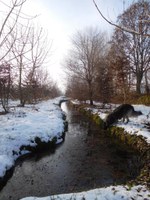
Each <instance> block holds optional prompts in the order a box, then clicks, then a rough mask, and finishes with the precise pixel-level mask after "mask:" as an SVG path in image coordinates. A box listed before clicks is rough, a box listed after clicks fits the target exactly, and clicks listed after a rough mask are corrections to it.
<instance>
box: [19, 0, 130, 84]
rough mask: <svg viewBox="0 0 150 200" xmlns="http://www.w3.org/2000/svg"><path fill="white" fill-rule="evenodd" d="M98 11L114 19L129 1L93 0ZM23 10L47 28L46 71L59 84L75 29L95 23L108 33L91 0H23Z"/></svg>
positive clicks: (105, 24)
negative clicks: (49, 48)
mask: <svg viewBox="0 0 150 200" xmlns="http://www.w3.org/2000/svg"><path fill="white" fill-rule="evenodd" d="M95 1H96V3H97V5H98V6H99V8H100V10H101V11H102V13H103V14H104V15H105V16H106V17H107V18H108V19H110V20H112V21H113V22H115V20H116V18H117V16H118V15H119V14H121V13H122V12H123V10H124V8H127V7H128V6H129V5H130V3H131V2H133V0H95ZM23 8H24V9H23V10H24V12H25V13H27V14H29V15H36V14H37V15H39V16H38V17H37V19H36V23H38V24H39V26H42V27H43V28H45V29H46V30H47V31H48V36H49V39H50V40H51V41H52V44H53V45H52V56H51V58H50V59H49V60H50V63H49V64H48V70H49V71H50V74H51V76H52V77H53V78H54V80H56V81H58V84H59V86H60V85H62V84H61V83H62V77H63V73H62V69H61V63H62V62H63V59H64V56H65V55H66V54H67V50H68V49H69V48H70V44H71V43H70V38H71V37H72V35H73V34H74V33H76V31H78V30H83V29H84V28H86V27H89V26H93V27H95V26H97V27H98V28H99V29H100V30H102V31H108V33H111V30H112V29H113V27H112V26H111V25H109V24H108V23H107V22H105V20H104V19H102V18H101V16H100V15H99V13H98V11H97V10H96V8H95V6H94V4H93V1H92V0H27V2H26V3H25V4H24V6H23Z"/></svg>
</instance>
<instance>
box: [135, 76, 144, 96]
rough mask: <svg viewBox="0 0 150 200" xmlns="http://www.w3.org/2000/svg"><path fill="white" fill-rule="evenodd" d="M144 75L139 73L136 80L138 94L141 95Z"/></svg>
mask: <svg viewBox="0 0 150 200" xmlns="http://www.w3.org/2000/svg"><path fill="white" fill-rule="evenodd" d="M142 77H143V76H142V73H137V77H136V78H137V80H136V92H137V94H141V82H142Z"/></svg>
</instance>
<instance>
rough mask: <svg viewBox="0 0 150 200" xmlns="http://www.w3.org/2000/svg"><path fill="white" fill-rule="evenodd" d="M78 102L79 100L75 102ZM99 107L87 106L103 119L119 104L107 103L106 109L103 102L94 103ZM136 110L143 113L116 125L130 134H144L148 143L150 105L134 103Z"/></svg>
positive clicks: (149, 139)
mask: <svg viewBox="0 0 150 200" xmlns="http://www.w3.org/2000/svg"><path fill="white" fill-rule="evenodd" d="M75 103H77V101H76V102H75ZM94 104H95V105H96V106H97V107H98V108H87V109H90V110H91V111H92V112H93V113H97V114H98V115H99V116H100V118H101V119H103V120H104V119H105V117H106V115H107V114H108V113H109V112H111V111H112V110H113V109H115V108H116V107H117V106H118V104H117V105H116V104H106V105H105V107H104V109H103V108H102V107H103V105H102V104H101V103H97V102H95V103H94ZM133 106H134V109H135V110H136V111H141V112H142V113H143V115H140V116H138V117H132V118H130V121H129V123H128V124H126V123H123V122H122V120H121V121H119V122H118V123H117V124H116V126H118V127H122V128H124V129H125V131H127V132H128V133H130V134H136V135H142V136H143V137H144V138H145V140H146V141H147V143H150V106H144V105H133Z"/></svg>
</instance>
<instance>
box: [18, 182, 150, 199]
mask: <svg viewBox="0 0 150 200" xmlns="http://www.w3.org/2000/svg"><path fill="white" fill-rule="evenodd" d="M143 199H145V200H148V199H150V193H149V192H148V191H147V190H146V188H145V187H144V186H140V185H139V186H134V187H132V189H130V188H129V187H128V186H116V187H114V186H110V187H106V188H99V189H94V190H89V191H86V192H81V193H74V194H73V193H71V194H62V195H54V196H49V197H43V198H42V197H41V198H38V197H27V198H23V199H21V200H143Z"/></svg>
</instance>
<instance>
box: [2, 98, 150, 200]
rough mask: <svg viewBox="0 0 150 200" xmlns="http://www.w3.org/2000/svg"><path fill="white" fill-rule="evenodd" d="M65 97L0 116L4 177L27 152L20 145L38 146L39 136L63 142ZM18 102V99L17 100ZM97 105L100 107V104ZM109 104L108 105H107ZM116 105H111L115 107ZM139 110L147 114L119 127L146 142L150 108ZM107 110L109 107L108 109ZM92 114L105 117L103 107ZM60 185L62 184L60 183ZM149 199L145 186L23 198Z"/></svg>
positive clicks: (113, 187) (36, 199) (16, 108)
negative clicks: (142, 138)
mask: <svg viewBox="0 0 150 200" xmlns="http://www.w3.org/2000/svg"><path fill="white" fill-rule="evenodd" d="M61 100H62V98H57V99H54V100H48V101H45V102H42V103H39V104H37V105H27V106H26V107H24V108H22V107H16V106H13V107H12V108H11V112H10V113H9V114H7V115H0V122H1V127H0V138H1V140H0V176H1V177H2V176H4V174H5V172H6V170H8V169H10V168H11V167H12V166H13V165H14V163H15V160H16V159H17V158H18V157H19V156H20V155H23V154H25V153H27V151H25V150H22V151H21V150H20V147H21V146H27V145H30V146H36V143H35V142H34V139H35V138H36V137H39V138H40V139H41V140H42V141H45V142H47V141H49V140H52V139H53V138H54V137H56V138H57V142H58V143H59V142H61V141H62V138H61V136H62V132H63V131H64V121H63V119H62V116H63V113H62V111H61V109H60V107H59V106H58V105H57V104H59V102H60V101H61ZM14 104H15V105H16V102H14ZM98 106H101V105H100V104H98ZM108 107H109V106H108ZM114 107H115V105H112V106H111V109H113V108H114ZM135 109H136V110H141V111H142V112H143V114H144V115H142V116H140V117H138V118H137V119H134V118H132V119H131V121H130V122H129V124H127V125H124V124H123V123H122V122H119V124H118V126H125V129H126V130H127V131H129V132H130V133H131V134H133V133H135V134H141V135H143V136H144V137H145V139H146V141H147V142H149V141H150V132H149V130H148V128H147V127H146V126H145V124H150V116H149V115H150V107H146V106H142V105H140V106H135ZM106 111H107V112H108V108H107V109H106ZM92 112H93V113H98V114H99V115H100V117H101V118H104V117H105V116H106V113H105V112H104V110H100V109H98V108H97V109H96V108H93V110H92ZM58 184H59V183H58ZM52 199H53V200H58V199H59V200H122V199H123V200H133V199H136V200H143V199H145V200H150V191H148V190H147V189H146V188H145V186H141V185H138V186H135V187H132V188H131V187H128V186H110V187H106V188H99V189H95V190H90V191H85V192H82V193H71V194H62V195H55V196H49V197H41V198H38V197H26V198H23V199H22V200H52Z"/></svg>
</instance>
